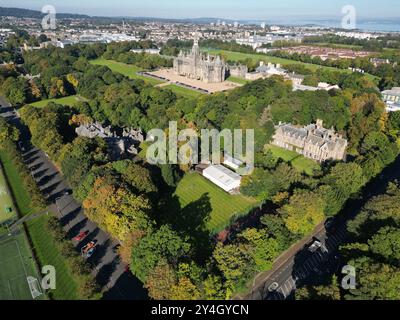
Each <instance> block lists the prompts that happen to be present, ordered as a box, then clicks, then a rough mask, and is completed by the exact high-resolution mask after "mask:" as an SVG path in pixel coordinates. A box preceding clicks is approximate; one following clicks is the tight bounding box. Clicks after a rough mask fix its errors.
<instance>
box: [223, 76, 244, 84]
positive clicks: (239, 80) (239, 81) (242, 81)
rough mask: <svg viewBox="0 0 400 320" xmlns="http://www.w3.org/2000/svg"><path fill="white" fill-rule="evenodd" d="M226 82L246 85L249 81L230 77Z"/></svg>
mask: <svg viewBox="0 0 400 320" xmlns="http://www.w3.org/2000/svg"><path fill="white" fill-rule="evenodd" d="M227 80H228V81H231V82H235V83H238V84H246V83H249V82H250V80H246V79H243V78H238V77H233V76H230V77H229V78H228V79H227Z"/></svg>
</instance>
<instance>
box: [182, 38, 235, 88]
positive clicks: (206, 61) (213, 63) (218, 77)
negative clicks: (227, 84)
mask: <svg viewBox="0 0 400 320" xmlns="http://www.w3.org/2000/svg"><path fill="white" fill-rule="evenodd" d="M227 72H228V67H227V65H226V64H225V63H224V61H223V60H221V58H220V57H219V56H210V55H207V56H205V55H203V54H202V53H201V52H200V48H199V44H198V41H197V40H195V41H194V45H193V48H192V50H191V51H190V52H183V51H181V52H180V53H179V55H178V57H177V58H175V59H174V73H175V74H177V75H181V76H185V77H188V78H191V79H196V80H201V81H203V82H206V83H218V82H223V81H225V78H226V75H227Z"/></svg>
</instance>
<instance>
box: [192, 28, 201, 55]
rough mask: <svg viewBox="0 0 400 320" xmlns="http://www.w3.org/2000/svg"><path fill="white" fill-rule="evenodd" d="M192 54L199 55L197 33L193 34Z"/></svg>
mask: <svg viewBox="0 0 400 320" xmlns="http://www.w3.org/2000/svg"><path fill="white" fill-rule="evenodd" d="M192 52H193V53H194V54H196V55H199V54H200V48H199V34H198V32H196V33H195V34H194V39H193V48H192Z"/></svg>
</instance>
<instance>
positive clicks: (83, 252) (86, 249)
mask: <svg viewBox="0 0 400 320" xmlns="http://www.w3.org/2000/svg"><path fill="white" fill-rule="evenodd" d="M95 245H96V242H94V241H91V242H89V243H88V244H87V245H86V246H84V247H83V248H82V255H84V254H86V253H87V252H88V251H89V250H90V249H92V248H93V247H94V246H95Z"/></svg>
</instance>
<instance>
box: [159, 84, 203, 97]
mask: <svg viewBox="0 0 400 320" xmlns="http://www.w3.org/2000/svg"><path fill="white" fill-rule="evenodd" d="M162 88H163V89H169V90H171V91H172V92H173V93H175V94H176V95H178V96H182V97H185V98H197V97H199V96H201V95H202V93H201V92H198V91H196V90H190V89H187V88H183V87H180V86H177V85H175V84H170V85H168V86H165V87H162Z"/></svg>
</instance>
